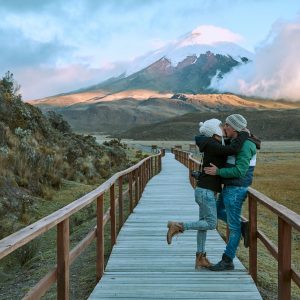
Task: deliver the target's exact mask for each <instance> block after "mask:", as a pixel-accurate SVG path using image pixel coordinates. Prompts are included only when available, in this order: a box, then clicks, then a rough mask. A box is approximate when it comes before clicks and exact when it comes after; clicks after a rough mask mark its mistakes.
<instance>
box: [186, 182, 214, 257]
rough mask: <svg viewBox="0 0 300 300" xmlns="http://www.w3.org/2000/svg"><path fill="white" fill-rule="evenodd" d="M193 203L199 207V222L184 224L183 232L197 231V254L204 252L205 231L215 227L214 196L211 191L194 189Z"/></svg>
mask: <svg viewBox="0 0 300 300" xmlns="http://www.w3.org/2000/svg"><path fill="white" fill-rule="evenodd" d="M195 201H196V203H197V204H198V205H199V220H198V221H195V222H184V223H183V228H184V230H198V232H197V253H201V252H202V253H204V252H205V242H206V231H207V230H212V229H215V228H216V226H217V206H216V196H215V193H214V192H213V191H212V190H208V189H204V188H200V187H196V188H195Z"/></svg>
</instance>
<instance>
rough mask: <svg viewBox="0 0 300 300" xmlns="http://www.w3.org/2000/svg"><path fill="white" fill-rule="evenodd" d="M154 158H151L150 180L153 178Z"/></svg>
mask: <svg viewBox="0 0 300 300" xmlns="http://www.w3.org/2000/svg"><path fill="white" fill-rule="evenodd" d="M153 175H154V174H153V157H152V156H151V158H150V178H152V177H153Z"/></svg>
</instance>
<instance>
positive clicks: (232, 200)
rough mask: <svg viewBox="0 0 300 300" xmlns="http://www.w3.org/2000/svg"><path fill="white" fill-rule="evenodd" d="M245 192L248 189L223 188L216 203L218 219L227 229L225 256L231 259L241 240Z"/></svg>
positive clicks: (238, 187) (237, 187) (236, 187)
mask: <svg viewBox="0 0 300 300" xmlns="http://www.w3.org/2000/svg"><path fill="white" fill-rule="evenodd" d="M247 192H248V187H240V186H225V187H224V188H223V190H222V192H221V194H220V195H219V198H218V201H217V214H218V219H220V220H222V221H224V222H225V223H227V225H228V227H229V240H228V243H227V245H226V249H225V254H226V255H227V256H229V257H230V258H232V259H233V258H234V257H235V254H236V249H237V247H238V245H239V242H240V239H241V212H242V206H243V203H244V201H245V199H246V197H247Z"/></svg>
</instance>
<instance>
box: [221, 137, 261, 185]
mask: <svg viewBox="0 0 300 300" xmlns="http://www.w3.org/2000/svg"><path fill="white" fill-rule="evenodd" d="M255 165H256V146H255V144H254V143H253V142H252V141H250V140H247V141H245V143H244V144H243V146H242V149H241V151H240V152H239V153H238V154H237V155H236V156H229V157H228V158H227V163H226V167H225V168H222V169H218V170H217V175H219V176H221V177H222V178H223V180H222V182H223V183H224V184H225V185H234V186H243V187H247V186H249V185H251V184H252V180H253V173H254V167H255Z"/></svg>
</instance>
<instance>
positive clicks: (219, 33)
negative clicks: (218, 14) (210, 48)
mask: <svg viewBox="0 0 300 300" xmlns="http://www.w3.org/2000/svg"><path fill="white" fill-rule="evenodd" d="M242 40H243V38H242V36H241V35H239V34H237V33H234V32H232V31H230V30H228V29H226V28H221V27H216V26H212V25H203V26H199V27H197V28H195V29H194V30H193V31H192V32H190V33H188V34H186V35H184V36H183V37H182V38H181V39H179V41H178V43H177V46H178V47H186V46H190V45H199V44H200V45H203V44H205V45H212V44H214V43H218V42H229V43H239V42H240V41H242Z"/></svg>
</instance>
